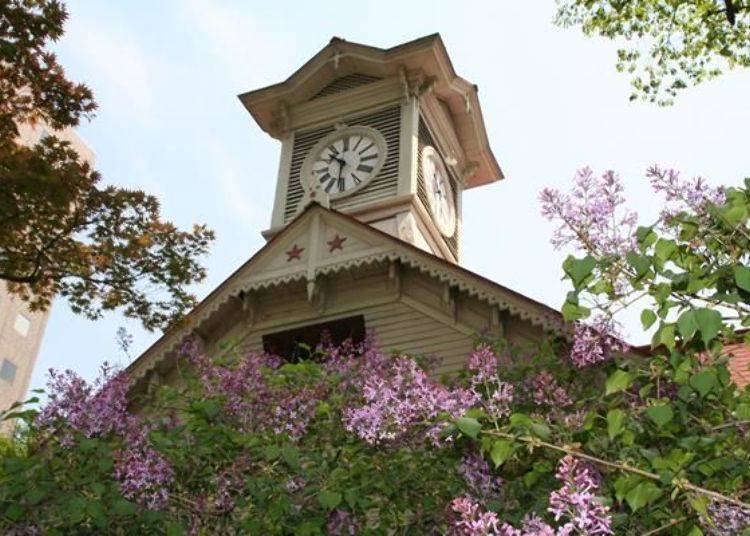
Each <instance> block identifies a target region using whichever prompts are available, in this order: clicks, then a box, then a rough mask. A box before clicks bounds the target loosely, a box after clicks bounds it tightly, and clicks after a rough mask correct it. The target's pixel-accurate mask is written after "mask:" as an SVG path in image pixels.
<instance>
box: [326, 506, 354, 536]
mask: <svg viewBox="0 0 750 536" xmlns="http://www.w3.org/2000/svg"><path fill="white" fill-rule="evenodd" d="M358 531H359V523H358V522H357V520H356V518H355V517H354V516H353V515H352V514H351V513H350V512H348V511H347V510H343V509H341V508H336V509H335V510H334V511H332V512H331V513H330V515H329V516H328V523H327V525H326V534H328V535H329V536H354V535H355V534H357V533H358Z"/></svg>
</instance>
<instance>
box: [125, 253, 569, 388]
mask: <svg viewBox="0 0 750 536" xmlns="http://www.w3.org/2000/svg"><path fill="white" fill-rule="evenodd" d="M395 260H399V261H401V262H402V263H404V264H406V265H408V266H410V267H412V268H414V269H416V270H419V272H420V273H423V274H426V275H429V276H430V277H433V278H435V279H437V280H439V281H441V282H443V283H448V284H450V285H452V286H455V287H456V288H458V289H459V290H461V291H463V292H465V293H466V294H468V295H469V296H473V297H475V298H477V299H479V300H482V301H484V302H486V303H488V304H490V305H496V306H497V307H499V308H500V309H503V310H506V311H508V312H509V313H511V314H512V315H514V316H516V317H518V318H520V319H521V320H525V321H528V322H530V323H531V324H532V325H534V326H537V327H540V328H542V329H544V330H545V331H550V332H553V333H556V334H560V335H564V336H566V335H568V332H567V330H566V329H565V327H564V325H563V324H562V323H561V322H560V320H559V318H557V317H555V316H554V315H553V314H545V313H542V314H535V313H534V312H532V311H530V310H529V309H528V308H527V307H524V306H523V305H521V304H518V303H516V302H514V301H510V300H506V299H503V298H501V297H499V296H498V292H497V291H492V290H488V289H482V288H480V285H474V284H471V283H470V282H467V281H466V280H465V279H463V278H460V277H457V276H455V275H453V274H450V273H449V272H448V271H447V270H445V269H444V268H441V267H439V266H437V265H436V264H433V263H430V262H425V261H423V260H420V259H418V258H416V257H413V256H411V255H409V254H407V253H404V252H403V251H398V250H391V251H387V252H381V253H375V254H372V255H366V256H363V257H357V258H354V259H348V260H345V261H342V262H337V263H331V264H326V265H324V266H320V267H317V268H316V269H315V275H316V276H318V275H328V274H335V273H338V272H341V271H344V270H348V269H352V268H358V267H361V266H364V265H368V264H373V263H376V262H382V261H395ZM305 278H306V272H305V271H300V272H295V273H293V274H287V275H284V276H282V277H271V278H268V279H263V280H260V281H251V282H244V283H240V282H237V283H235V284H233V285H230V286H228V287H227V288H226V289H225V290H224V292H222V294H221V295H220V296H217V298H216V299H215V301H214V303H213V304H212V306H211V307H207V308H205V309H203V310H202V311H201V312H200V314H199V315H197V316H195V317H193V318H192V323H193V325H200V324H201V323H203V322H204V321H205V320H207V319H208V318H209V317H210V316H211V315H213V314H215V313H216V312H217V311H218V310H219V309H220V308H221V307H222V306H223V305H225V304H226V303H228V302H229V300H231V299H232V298H233V297H235V296H237V295H239V293H240V292H243V291H244V292H248V291H250V290H258V289H269V288H272V287H279V286H282V285H285V284H288V283H292V282H295V281H303V280H305ZM192 329H193V328H183V329H181V330H180V331H179V332H177V333H175V334H174V335H171V336H170V338H171V339H172V341H171V342H167V343H165V344H166V346H165V347H164V348H162V349H161V350H159V351H158V352H157V353H155V354H154V355H153V356H151V357H149V358H147V363H144V364H143V366H142V368H140V369H136V370H133V371H131V375H132V376H131V377H132V378H133V379H134V380H137V379H139V378H142V377H145V376H146V375H147V374H149V373H150V372H151V371H152V370H153V369H154V368H155V367H156V366H157V365H158V363H159V362H160V361H161V360H162V359H163V357H164V356H165V355H167V354H169V353H171V352H174V351H176V350H177V349H178V347H179V346H180V345H181V344H182V342H183V341H184V340H185V338H186V337H187V336H188V335H190V333H191V332H192Z"/></svg>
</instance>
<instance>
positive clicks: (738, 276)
mask: <svg viewBox="0 0 750 536" xmlns="http://www.w3.org/2000/svg"><path fill="white" fill-rule="evenodd" d="M734 281H735V283H737V286H738V287H740V288H741V289H742V290H746V291H747V292H750V268H747V267H745V266H735V268H734Z"/></svg>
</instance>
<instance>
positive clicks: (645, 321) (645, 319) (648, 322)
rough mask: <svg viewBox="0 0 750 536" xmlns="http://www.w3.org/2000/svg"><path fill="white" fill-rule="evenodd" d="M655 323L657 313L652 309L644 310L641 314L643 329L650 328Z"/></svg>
mask: <svg viewBox="0 0 750 536" xmlns="http://www.w3.org/2000/svg"><path fill="white" fill-rule="evenodd" d="M654 322H656V313H654V312H653V311H652V310H651V309H644V310H643V311H642V312H641V324H642V325H643V329H648V328H650V327H651V326H653V325H654Z"/></svg>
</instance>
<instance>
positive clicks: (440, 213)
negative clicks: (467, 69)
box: [240, 34, 503, 263]
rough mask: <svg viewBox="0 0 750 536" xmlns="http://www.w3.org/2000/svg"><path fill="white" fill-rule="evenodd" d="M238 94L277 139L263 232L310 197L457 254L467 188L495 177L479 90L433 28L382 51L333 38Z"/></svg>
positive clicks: (439, 251)
mask: <svg viewBox="0 0 750 536" xmlns="http://www.w3.org/2000/svg"><path fill="white" fill-rule="evenodd" d="M240 100H241V101H242V103H243V104H244V106H245V108H246V109H247V110H248V111H249V112H250V114H251V115H252V116H253V118H254V119H255V120H256V121H257V123H258V124H259V125H260V127H261V128H262V129H263V130H264V131H266V132H267V133H268V134H270V135H271V136H273V137H274V138H276V139H278V140H280V141H281V144H282V146H281V159H280V165H279V172H278V182H277V187H276V197H275V202H274V207H273V214H272V217H271V226H270V228H269V229H268V230H266V231H264V235H265V236H266V238H271V237H273V236H275V235H276V234H278V232H279V231H281V230H282V229H283V228H284V227H285V226H287V225H288V224H289V223H290V222H291V221H292V220H294V219H295V217H296V216H297V215H298V214H299V213H300V212H301V211H302V210H304V208H306V207H307V205H309V204H310V203H311V202H312V201H315V202H317V203H319V204H321V205H323V206H325V207H328V208H331V209H333V210H336V211H338V212H342V213H344V214H348V215H350V216H353V217H355V218H356V219H358V220H360V221H362V222H365V223H367V224H369V225H372V226H373V227H375V228H377V229H379V230H381V231H385V232H386V233H388V234H390V235H393V236H396V237H398V238H399V239H401V240H403V241H406V242H409V243H411V244H413V245H415V246H417V247H419V248H421V249H423V250H425V251H427V252H429V253H432V254H434V255H436V256H438V257H441V258H443V259H446V260H448V261H451V262H454V263H458V262H459V259H460V254H461V195H462V193H463V191H464V190H465V189H468V188H474V187H477V186H482V185H484V184H488V183H490V182H494V181H497V180H500V179H502V178H503V176H502V172H501V171H500V167H499V166H498V164H497V161H496V160H495V157H494V155H493V154H492V151H491V149H490V146H489V142H488V140H487V134H486V131H485V128H484V123H483V120H482V114H481V110H480V106H479V100H478V98H477V87H476V86H475V85H473V84H471V83H469V82H467V81H466V80H464V79H463V78H461V77H459V76H458V75H457V74H456V73H455V71H454V70H453V66H452V64H451V61H450V59H449V57H448V54H447V52H446V50H445V46H444V45H443V42H442V40H441V38H440V36H439V35H437V34H435V35H430V36H427V37H423V38H421V39H417V40H415V41H411V42H409V43H405V44H402V45H399V46H396V47H393V48H389V49H380V48H375V47H371V46H366V45H361V44H356V43H350V42H347V41H345V40H343V39H339V38H333V39H332V40H331V41H330V43H329V44H328V45H327V46H326V47H324V48H323V49H322V50H321V51H320V52H318V53H317V54H316V55H315V56H313V57H312V59H310V60H309V61H308V62H307V63H305V64H304V65H303V66H302V67H301V68H300V69H298V70H297V71H296V72H295V73H294V74H292V75H291V76H290V77H289V78H287V79H286V80H285V81H283V82H281V83H278V84H274V85H272V86H269V87H265V88H262V89H258V90H255V91H250V92H248V93H244V94H242V95H240Z"/></svg>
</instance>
